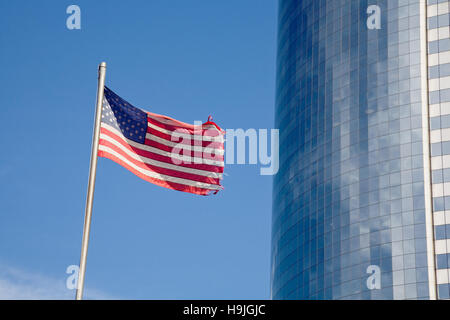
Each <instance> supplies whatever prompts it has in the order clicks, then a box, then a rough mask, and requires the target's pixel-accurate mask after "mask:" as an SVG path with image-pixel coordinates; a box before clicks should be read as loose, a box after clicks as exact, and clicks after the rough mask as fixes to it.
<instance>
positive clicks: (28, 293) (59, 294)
mask: <svg viewBox="0 0 450 320" xmlns="http://www.w3.org/2000/svg"><path fill="white" fill-rule="evenodd" d="M74 298H75V290H69V289H67V288H66V279H65V278H64V277H62V278H60V279H55V278H51V277H47V276H45V275H42V274H39V273H33V272H28V271H25V270H22V269H20V268H16V267H11V266H5V265H2V264H0V299H1V300H56V299H58V300H71V299H74ZM85 298H86V299H94V300H103V299H114V298H113V297H112V296H110V295H108V294H105V293H103V292H101V291H99V290H96V289H92V288H89V287H87V288H86V290H85Z"/></svg>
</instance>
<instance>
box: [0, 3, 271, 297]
mask: <svg viewBox="0 0 450 320" xmlns="http://www.w3.org/2000/svg"><path fill="white" fill-rule="evenodd" d="M70 4H76V5H78V6H80V8H81V20H82V21H81V30H68V29H67V28H66V18H67V17H68V15H67V14H66V8H67V7H68V6H69V5H70ZM276 15H277V3H276V1H273V0H245V1H242V0H227V1H215V0H214V1H211V0H192V1H185V0H175V1H163V0H146V1H105V0H102V1H99V0H96V1H81V0H76V1H49V0H46V1H31V0H29V1H22V0H20V1H19V0H17V1H6V0H0V70H1V72H0V90H1V91H0V93H1V104H0V118H1V120H2V121H1V126H0V144H1V150H2V151H1V152H0V181H1V183H0V298H1V297H11V298H14V297H37V298H39V297H42V298H46V297H51V298H52V297H60V298H71V297H73V296H74V294H75V292H74V291H69V290H67V289H65V280H66V278H67V276H68V275H67V274H66V273H65V271H66V268H67V267H68V266H69V265H73V264H78V263H79V257H80V247H81V236H82V229H83V219H84V205H85V198H86V187H87V179H88V169H89V157H90V148H91V134H92V125H93V117H94V107H95V106H94V105H95V95H96V86H97V65H98V64H99V63H100V62H101V61H106V62H107V63H108V69H107V74H106V84H107V85H108V86H109V87H110V88H111V89H113V90H114V91H115V92H116V93H118V94H119V95H121V96H122V97H123V98H125V99H126V100H128V101H130V102H131V103H133V104H134V105H135V106H137V107H141V108H144V109H146V110H148V111H152V112H156V113H161V114H166V115H168V116H172V117H174V118H176V119H178V120H181V121H184V122H189V123H193V122H194V121H195V120H202V121H206V120H207V117H208V115H209V114H212V115H213V117H214V121H216V122H217V123H218V124H219V125H220V126H221V127H223V128H225V129H227V128H244V129H247V128H256V129H258V128H269V129H270V128H273V114H274V92H275V58H276ZM225 172H226V173H227V174H228V176H225V179H224V181H223V185H224V186H225V190H224V191H222V192H220V193H219V194H218V195H216V196H209V197H201V196H195V195H192V194H184V193H181V192H177V191H172V190H168V189H164V188H161V187H157V186H154V185H152V184H149V183H147V182H145V181H143V180H141V179H139V178H138V177H136V176H134V175H133V174H132V173H130V172H128V171H127V170H125V169H124V168H122V167H120V166H119V165H117V164H115V163H114V162H112V161H110V160H108V159H103V158H100V160H99V163H98V171H97V173H98V174H97V185H96V193H95V201H94V212H93V222H92V229H91V242H90V247H89V256H88V264H87V273H86V288H87V293H88V295H89V296H90V297H91V298H99V297H100V298H101V297H113V298H123V299H266V298H269V291H270V281H269V280H270V232H271V206H272V204H271V199H272V195H271V191H272V190H271V189H272V177H269V176H260V175H259V166H256V165H229V166H226V168H225Z"/></svg>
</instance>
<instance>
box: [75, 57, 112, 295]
mask: <svg viewBox="0 0 450 320" xmlns="http://www.w3.org/2000/svg"><path fill="white" fill-rule="evenodd" d="M105 73H106V62H102V63H100V65H99V66H98V87H97V108H96V111H95V123H94V134H93V137H92V150H91V164H90V168H89V182H88V191H87V197H86V209H85V213H84V229H83V241H82V243H81V258H80V270H79V273H78V283H77V295H76V299H77V300H82V299H83V290H84V275H85V273H86V259H87V252H88V245H89V232H90V229H91V217H92V203H93V200H94V189H95V174H96V171H97V154H98V140H99V136H100V123H101V120H102V105H103V91H104V87H105Z"/></svg>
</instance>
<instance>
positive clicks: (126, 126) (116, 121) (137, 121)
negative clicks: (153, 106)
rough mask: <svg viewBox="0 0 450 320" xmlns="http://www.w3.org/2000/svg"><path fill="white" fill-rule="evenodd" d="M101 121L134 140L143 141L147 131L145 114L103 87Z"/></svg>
mask: <svg viewBox="0 0 450 320" xmlns="http://www.w3.org/2000/svg"><path fill="white" fill-rule="evenodd" d="M104 92H105V99H104V100H103V108H102V122H104V123H107V124H109V125H110V126H112V127H114V128H116V129H117V130H120V131H121V132H122V133H123V135H124V136H125V137H126V138H128V139H130V140H133V141H135V142H139V143H144V142H145V134H146V132H147V114H146V113H145V112H144V111H142V110H141V109H138V108H136V107H133V106H132V105H131V104H129V103H128V102H126V101H125V100H123V99H122V98H121V97H119V96H118V95H116V94H115V93H114V92H112V91H111V90H110V89H108V88H107V87H105V91H104Z"/></svg>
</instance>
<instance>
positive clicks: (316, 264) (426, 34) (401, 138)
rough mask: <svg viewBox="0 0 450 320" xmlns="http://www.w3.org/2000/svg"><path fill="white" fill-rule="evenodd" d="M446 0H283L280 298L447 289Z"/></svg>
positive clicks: (449, 97) (417, 294)
mask: <svg viewBox="0 0 450 320" xmlns="http://www.w3.org/2000/svg"><path fill="white" fill-rule="evenodd" d="M449 8H450V4H449V1H448V0H444V1H443V0H428V1H427V0H370V1H368V0H280V1H279V17H278V54H277V84H276V86H277V88H276V89H277V94H276V116H275V122H276V123H275V125H276V127H277V128H279V129H280V170H279V172H278V174H277V175H276V176H275V177H274V187H273V219H272V261H271V264H272V268H271V284H272V285H271V296H272V298H273V299H449V298H450V286H449V282H450V281H449V278H450V35H449V24H450V23H449V21H450V19H449V12H450V10H449Z"/></svg>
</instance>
